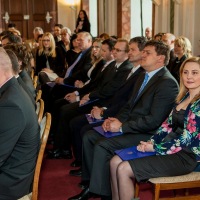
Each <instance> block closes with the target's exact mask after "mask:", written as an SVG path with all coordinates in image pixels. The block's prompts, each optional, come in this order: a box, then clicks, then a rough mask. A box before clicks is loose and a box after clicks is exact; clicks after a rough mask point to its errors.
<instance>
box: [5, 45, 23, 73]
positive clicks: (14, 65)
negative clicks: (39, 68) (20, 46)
mask: <svg viewBox="0 0 200 200" xmlns="http://www.w3.org/2000/svg"><path fill="white" fill-rule="evenodd" d="M5 51H6V53H7V54H8V56H9V58H10V60H11V63H12V70H13V72H14V74H18V73H19V70H20V67H19V62H18V58H17V56H16V54H15V53H14V52H13V51H12V50H10V49H5Z"/></svg>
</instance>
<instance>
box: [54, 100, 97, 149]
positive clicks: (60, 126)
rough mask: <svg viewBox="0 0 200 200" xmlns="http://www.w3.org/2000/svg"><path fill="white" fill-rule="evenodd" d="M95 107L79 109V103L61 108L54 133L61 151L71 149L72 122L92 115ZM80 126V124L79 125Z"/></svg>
mask: <svg viewBox="0 0 200 200" xmlns="http://www.w3.org/2000/svg"><path fill="white" fill-rule="evenodd" d="M92 107H93V105H92V104H88V105H85V106H82V107H79V102H75V103H71V104H66V105H64V106H61V107H60V109H59V111H58V118H57V119H56V120H57V125H56V126H57V128H56V131H55V133H54V140H55V146H56V147H57V148H60V149H65V150H66V149H70V148H71V129H70V126H69V124H70V121H71V120H72V119H73V118H74V117H77V116H79V115H82V114H87V113H90V111H91V109H92ZM77 126H78V124H77Z"/></svg>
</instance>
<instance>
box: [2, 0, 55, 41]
mask: <svg viewBox="0 0 200 200" xmlns="http://www.w3.org/2000/svg"><path fill="white" fill-rule="evenodd" d="M0 7H1V24H0V25H1V27H2V30H6V29H7V25H8V23H15V24H16V28H17V29H18V30H19V31H20V32H21V34H22V37H23V38H24V39H30V38H32V37H33V29H34V27H36V26H40V27H41V28H42V29H43V30H44V31H45V32H46V31H49V32H52V30H53V27H54V24H55V23H57V1H56V0H1V5H0ZM48 14H49V15H48Z"/></svg>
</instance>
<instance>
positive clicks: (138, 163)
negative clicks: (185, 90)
mask: <svg viewBox="0 0 200 200" xmlns="http://www.w3.org/2000/svg"><path fill="white" fill-rule="evenodd" d="M187 96H188V94H187V95H186V96H185V98H187ZM185 98H184V99H185ZM184 99H183V100H184ZM175 111H176V108H174V109H173V110H172V112H171V114H170V115H169V117H168V118H167V119H166V120H165V121H164V122H163V124H162V125H161V127H160V128H159V129H158V132H157V134H155V135H154V136H152V137H151V139H150V140H151V141H152V142H153V144H154V149H155V151H156V156H149V157H145V158H139V159H135V160H129V161H128V162H129V164H130V166H131V168H132V170H133V172H134V175H135V177H136V179H137V181H145V180H148V179H149V178H155V177H164V176H178V175H184V174H187V173H190V172H192V171H193V170H194V169H195V168H196V166H197V160H200V100H197V101H195V102H194V103H192V104H190V105H188V107H187V109H186V110H185V111H183V110H180V111H178V112H177V111H176V112H177V113H178V114H177V113H175ZM176 118H178V120H176Z"/></svg>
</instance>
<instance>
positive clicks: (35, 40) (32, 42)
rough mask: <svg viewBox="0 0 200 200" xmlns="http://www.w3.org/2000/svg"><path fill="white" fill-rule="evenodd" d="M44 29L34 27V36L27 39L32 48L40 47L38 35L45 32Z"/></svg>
mask: <svg viewBox="0 0 200 200" xmlns="http://www.w3.org/2000/svg"><path fill="white" fill-rule="evenodd" d="M43 33H44V32H43V29H42V28H41V27H35V28H34V29H33V38H32V39H30V40H26V41H25V43H26V44H27V45H29V47H30V49H31V50H32V49H34V48H36V47H38V45H39V44H38V35H40V34H43Z"/></svg>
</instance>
